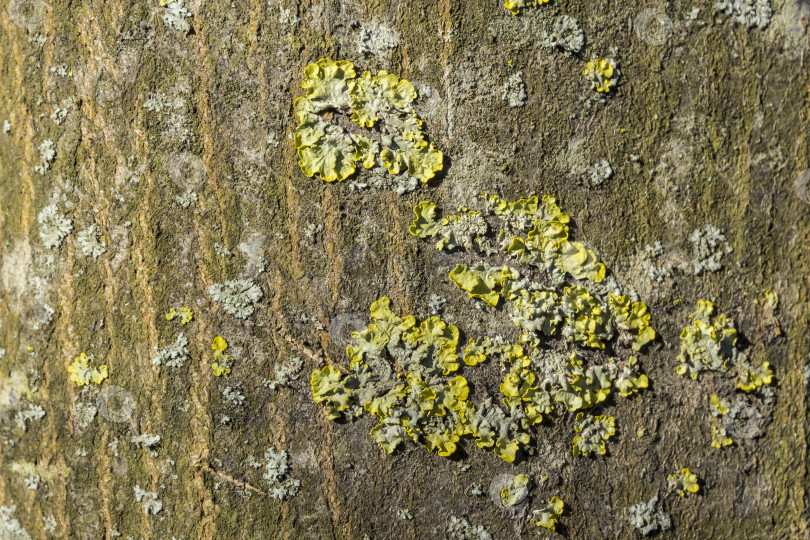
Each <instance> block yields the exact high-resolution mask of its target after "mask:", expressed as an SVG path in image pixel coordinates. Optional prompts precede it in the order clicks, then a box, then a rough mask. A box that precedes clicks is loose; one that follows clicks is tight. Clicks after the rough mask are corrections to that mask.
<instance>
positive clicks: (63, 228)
mask: <svg viewBox="0 0 810 540" xmlns="http://www.w3.org/2000/svg"><path fill="white" fill-rule="evenodd" d="M37 222H38V223H39V237H40V238H41V239H42V243H43V244H44V245H45V247H46V248H48V249H53V248H58V247H59V246H61V245H62V240H64V239H65V237H66V236H67V235H68V234H70V233H71V231H73V222H72V221H71V220H69V219H68V218H67V217H66V216H65V215H64V214H62V213H61V212H59V209H58V208H57V206H56V205H55V204H49V205H48V206H46V207H45V208H43V209H42V210H41V211H40V212H39V214H38V215H37Z"/></svg>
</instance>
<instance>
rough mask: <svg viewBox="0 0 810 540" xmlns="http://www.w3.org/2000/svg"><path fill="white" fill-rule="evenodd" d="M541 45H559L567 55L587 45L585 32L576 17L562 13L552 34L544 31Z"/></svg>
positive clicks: (552, 46)
mask: <svg viewBox="0 0 810 540" xmlns="http://www.w3.org/2000/svg"><path fill="white" fill-rule="evenodd" d="M540 45H541V46H542V47H545V48H548V49H552V48H554V47H559V48H560V49H562V51H563V52H564V53H565V55H566V56H570V55H571V54H576V53H578V52H579V51H581V50H582V47H583V46H584V45H585V34H584V32H583V31H582V29H581V28H580V27H579V24H578V23H577V20H576V19H575V18H573V17H570V16H568V15H560V16H559V17H557V19H556V20H555V21H554V29H553V30H552V32H551V34H549V33H548V32H543V36H542V38H541V40H540Z"/></svg>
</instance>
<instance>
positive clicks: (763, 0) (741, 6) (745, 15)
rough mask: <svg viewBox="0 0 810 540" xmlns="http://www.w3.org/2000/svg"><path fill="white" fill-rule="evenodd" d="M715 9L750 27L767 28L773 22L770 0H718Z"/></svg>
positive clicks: (737, 22)
mask: <svg viewBox="0 0 810 540" xmlns="http://www.w3.org/2000/svg"><path fill="white" fill-rule="evenodd" d="M714 9H715V11H719V12H721V13H723V14H725V15H728V16H729V17H731V20H733V21H734V22H735V23H736V24H742V25H743V26H746V27H748V28H759V29H760V30H765V29H766V28H767V27H768V24H770V22H771V3H770V1H769V0H717V1H716V2H715V3H714Z"/></svg>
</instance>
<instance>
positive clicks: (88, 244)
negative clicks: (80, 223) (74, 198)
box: [76, 223, 107, 259]
mask: <svg viewBox="0 0 810 540" xmlns="http://www.w3.org/2000/svg"><path fill="white" fill-rule="evenodd" d="M100 234H101V231H100V230H99V227H98V225H96V224H95V223H94V224H92V225H90V226H89V227H87V228H86V229H84V230H83V231H81V232H80V233H79V234H78V235H76V241H77V242H78V243H79V246H80V247H81V248H82V253H83V254H84V256H85V257H93V258H94V259H95V258H98V256H99V255H103V254H104V253H105V252H106V251H107V246H106V244H105V243H104V242H102V241H101V240H99V236H100Z"/></svg>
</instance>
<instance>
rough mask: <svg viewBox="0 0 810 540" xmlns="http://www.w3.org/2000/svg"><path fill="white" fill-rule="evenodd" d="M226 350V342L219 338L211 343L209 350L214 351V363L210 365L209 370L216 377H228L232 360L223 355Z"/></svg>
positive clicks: (228, 356)
mask: <svg viewBox="0 0 810 540" xmlns="http://www.w3.org/2000/svg"><path fill="white" fill-rule="evenodd" d="M227 348H228V342H227V341H225V338H223V337H220V336H217V337H215V338H214V341H213V343H211V349H213V351H214V363H213V364H211V369H212V370H213V371H214V375H216V376H217V377H222V376H223V375H228V374H229V373H230V372H231V360H232V358H231V356H230V355H228V354H225V350H226V349H227Z"/></svg>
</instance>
